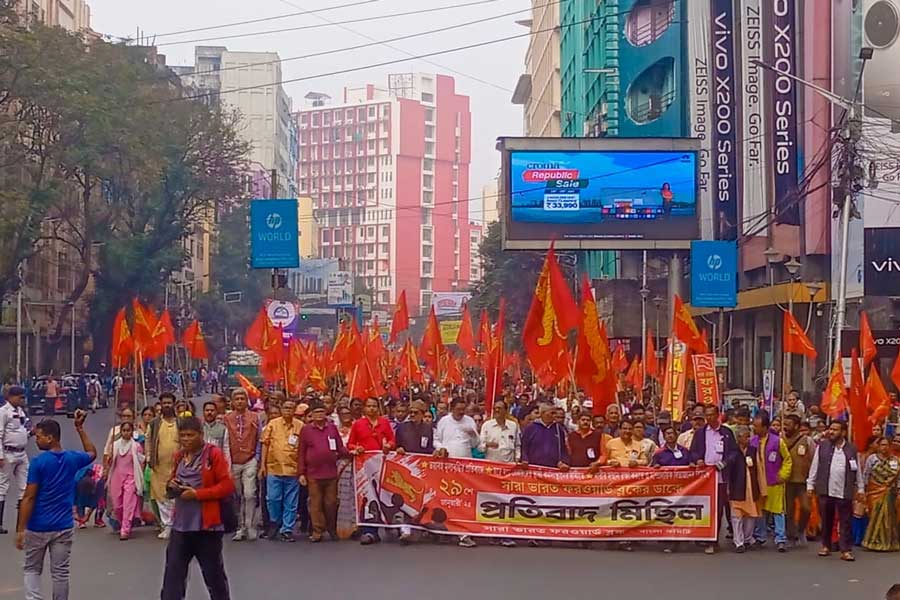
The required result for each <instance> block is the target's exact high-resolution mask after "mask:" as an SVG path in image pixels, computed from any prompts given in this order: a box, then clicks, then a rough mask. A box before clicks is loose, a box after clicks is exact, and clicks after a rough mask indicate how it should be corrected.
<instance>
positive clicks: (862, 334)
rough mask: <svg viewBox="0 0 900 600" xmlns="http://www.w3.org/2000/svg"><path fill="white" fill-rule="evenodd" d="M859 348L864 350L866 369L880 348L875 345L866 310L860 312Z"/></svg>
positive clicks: (864, 365) (863, 356)
mask: <svg viewBox="0 0 900 600" xmlns="http://www.w3.org/2000/svg"><path fill="white" fill-rule="evenodd" d="M859 349H860V351H861V352H862V358H863V369H865V368H866V367H868V366H869V363H871V362H872V361H873V360H875V357H876V356H878V348H877V347H876V346H875V338H874V337H873V336H872V328H871V327H870V326H869V316H868V315H867V314H866V311H862V312H861V313H860V314H859Z"/></svg>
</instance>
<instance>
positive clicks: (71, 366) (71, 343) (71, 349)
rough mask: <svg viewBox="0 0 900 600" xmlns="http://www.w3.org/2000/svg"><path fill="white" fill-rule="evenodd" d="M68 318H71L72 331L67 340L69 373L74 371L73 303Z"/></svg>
mask: <svg viewBox="0 0 900 600" xmlns="http://www.w3.org/2000/svg"><path fill="white" fill-rule="evenodd" d="M69 318H71V319H72V331H71V333H70V336H71V340H69V354H71V357H70V358H71V360H70V361H69V373H74V372H75V303H74V302H73V303H72V312H71V313H70V315H69Z"/></svg>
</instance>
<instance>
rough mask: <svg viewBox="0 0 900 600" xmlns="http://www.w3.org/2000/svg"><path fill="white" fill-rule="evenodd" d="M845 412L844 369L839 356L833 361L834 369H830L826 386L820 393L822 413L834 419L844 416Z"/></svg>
mask: <svg viewBox="0 0 900 600" xmlns="http://www.w3.org/2000/svg"><path fill="white" fill-rule="evenodd" d="M846 410H847V386H846V385H845V383H844V367H843V361H842V360H841V357H840V356H839V357H838V359H837V360H836V361H834V367H832V369H831V376H830V377H829V378H828V385H827V386H825V390H824V391H823V392H822V412H824V413H825V414H826V415H828V416H829V417H831V418H836V417H839V416H841V415H842V414H844V411H846Z"/></svg>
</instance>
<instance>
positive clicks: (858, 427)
mask: <svg viewBox="0 0 900 600" xmlns="http://www.w3.org/2000/svg"><path fill="white" fill-rule="evenodd" d="M849 402H850V416H851V417H852V423H853V441H855V442H856V443H857V444H859V443H863V444H865V441H866V440H867V439H869V436H870V435H872V424H871V423H869V410H868V408H866V390H865V384H864V382H863V374H862V369H860V368H859V353H858V352H857V350H856V348H854V349H853V350H852V351H851V352H850V394H849ZM860 440H862V441H861V442H860Z"/></svg>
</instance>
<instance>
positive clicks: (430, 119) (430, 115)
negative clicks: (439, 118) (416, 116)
mask: <svg viewBox="0 0 900 600" xmlns="http://www.w3.org/2000/svg"><path fill="white" fill-rule="evenodd" d="M425 122H426V123H434V109H433V108H426V109H425Z"/></svg>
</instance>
